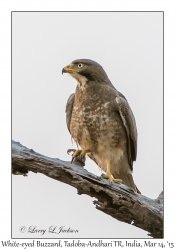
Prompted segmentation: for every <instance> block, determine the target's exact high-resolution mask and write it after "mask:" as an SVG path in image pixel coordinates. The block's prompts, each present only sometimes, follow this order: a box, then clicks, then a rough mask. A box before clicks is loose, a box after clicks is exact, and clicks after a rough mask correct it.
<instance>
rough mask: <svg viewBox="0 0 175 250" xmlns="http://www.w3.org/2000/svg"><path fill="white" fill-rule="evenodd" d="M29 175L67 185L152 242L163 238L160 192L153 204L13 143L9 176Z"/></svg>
mask: <svg viewBox="0 0 175 250" xmlns="http://www.w3.org/2000/svg"><path fill="white" fill-rule="evenodd" d="M29 171H32V172H34V173H37V172H38V173H42V174H44V175H46V176H48V177H50V178H53V179H56V180H58V181H61V182H64V183H67V184H69V185H71V186H73V187H75V188H76V189H77V190H78V194H86V195H89V196H91V197H95V198H96V199H97V200H96V201H94V204H95V205H96V208H97V209H98V210H100V211H103V212H104V213H106V214H108V215H110V216H112V217H114V218H115V219H117V220H119V221H123V222H126V223H128V224H132V225H133V226H136V227H139V228H141V229H143V230H146V231H147V232H149V235H150V236H151V237H153V238H163V192H161V194H160V195H159V196H158V198H157V199H155V200H154V199H150V198H147V197H145V196H143V195H140V194H137V193H135V192H134V191H133V190H132V189H130V188H129V187H127V186H125V185H123V184H120V183H112V184H110V183H109V181H108V180H105V179H102V178H101V177H98V176H95V175H93V174H91V173H89V172H88V171H87V170H85V169H84V168H83V167H82V166H78V165H75V164H71V163H70V162H65V161H61V160H59V159H57V158H56V159H55V158H54V159H53V158H49V157H47V156H44V155H41V154H39V153H36V152H35V151H34V150H32V149H28V148H26V147H24V146H22V145H21V144H20V143H19V142H14V141H12V173H13V174H21V175H27V173H28V172H29Z"/></svg>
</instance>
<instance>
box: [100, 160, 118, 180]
mask: <svg viewBox="0 0 175 250" xmlns="http://www.w3.org/2000/svg"><path fill="white" fill-rule="evenodd" d="M106 163H107V169H106V174H105V175H103V178H105V179H109V181H110V182H113V181H114V182H120V183H122V180H121V179H114V177H113V176H112V175H111V169H110V167H111V165H110V160H107V161H106Z"/></svg>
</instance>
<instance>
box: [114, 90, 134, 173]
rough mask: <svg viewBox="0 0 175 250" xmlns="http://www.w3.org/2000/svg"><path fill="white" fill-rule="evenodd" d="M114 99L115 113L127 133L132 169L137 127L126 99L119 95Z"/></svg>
mask: <svg viewBox="0 0 175 250" xmlns="http://www.w3.org/2000/svg"><path fill="white" fill-rule="evenodd" d="M118 93H119V96H118V97H117V98H116V103H117V105H116V107H117V111H118V112H119V114H120V117H121V119H122V122H123V125H124V127H125V129H126V133H127V139H128V140H127V141H128V160H129V164H130V166H131V169H132V165H133V161H135V160H136V157H137V127H136V121H135V118H134V115H133V113H132V110H131V108H130V106H129V104H128V102H127V100H126V98H125V97H124V96H123V95H122V94H121V93H120V92H118Z"/></svg>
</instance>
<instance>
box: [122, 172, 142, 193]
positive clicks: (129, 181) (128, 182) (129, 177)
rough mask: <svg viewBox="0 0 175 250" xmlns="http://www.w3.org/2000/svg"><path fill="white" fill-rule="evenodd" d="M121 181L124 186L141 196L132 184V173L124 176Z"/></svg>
mask: <svg viewBox="0 0 175 250" xmlns="http://www.w3.org/2000/svg"><path fill="white" fill-rule="evenodd" d="M122 180H123V182H124V184H125V185H127V186H128V187H131V188H132V189H134V191H135V192H136V193H138V194H141V192H140V190H139V189H138V188H137V186H136V185H135V183H134V180H133V176H132V173H128V174H126V175H125V176H124V178H123V179H122Z"/></svg>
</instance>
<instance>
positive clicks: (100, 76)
mask: <svg viewBox="0 0 175 250" xmlns="http://www.w3.org/2000/svg"><path fill="white" fill-rule="evenodd" d="M63 73H69V74H70V75H71V76H72V77H73V78H75V79H76V80H77V81H78V83H80V84H81V83H86V82H89V81H94V82H106V83H107V82H108V81H109V79H108V77H107V75H106V73H105V71H104V69H103V68H102V66H101V65H100V64H98V63H97V62H95V61H92V60H90V59H77V60H75V61H73V62H71V63H70V64H69V65H67V66H65V67H64V68H63V69H62V74H63ZM109 82H110V81H109Z"/></svg>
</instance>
